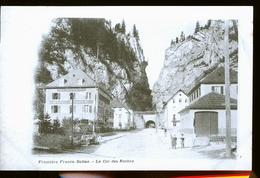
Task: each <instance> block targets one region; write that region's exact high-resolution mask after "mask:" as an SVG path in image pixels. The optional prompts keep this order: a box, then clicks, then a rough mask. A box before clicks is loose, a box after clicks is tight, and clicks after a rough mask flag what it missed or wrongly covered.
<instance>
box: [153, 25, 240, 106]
mask: <svg viewBox="0 0 260 178" xmlns="http://www.w3.org/2000/svg"><path fill="white" fill-rule="evenodd" d="M236 25H237V22H236V21H230V22H229V59H230V67H231V68H232V69H234V70H237V64H238V39H237V38H238V37H237V36H238V33H237V26H236ZM224 49H225V42H224V21H220V20H218V21H215V20H211V25H210V26H209V27H207V28H202V29H200V31H198V32H197V33H194V34H193V35H190V36H188V37H187V38H186V40H184V41H181V42H179V43H176V44H173V45H172V46H170V47H169V48H167V49H166V50H165V59H164V66H163V68H162V69H161V72H160V75H159V77H158V80H157V81H156V83H155V84H154V86H153V104H155V105H156V106H157V110H159V111H160V110H161V109H162V102H163V101H164V100H165V99H164V98H168V97H169V96H171V95H173V94H174V93H175V92H177V90H179V89H182V90H183V91H184V92H189V90H191V88H192V87H194V86H195V85H196V84H197V83H198V81H199V80H200V79H202V78H203V77H205V75H207V74H208V73H209V72H211V71H212V70H214V69H215V68H217V67H218V66H221V65H224V54H225V53H224V52H225V51H224Z"/></svg>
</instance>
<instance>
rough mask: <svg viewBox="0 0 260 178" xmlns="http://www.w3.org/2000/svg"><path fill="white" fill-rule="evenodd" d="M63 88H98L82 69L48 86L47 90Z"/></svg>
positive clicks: (71, 72)
mask: <svg viewBox="0 0 260 178" xmlns="http://www.w3.org/2000/svg"><path fill="white" fill-rule="evenodd" d="M79 80H80V82H79ZM62 87H96V83H95V81H94V80H93V79H92V78H91V77H90V76H88V75H87V74H86V73H85V72H83V71H82V70H81V69H75V70H72V71H70V72H69V73H68V74H66V75H64V76H62V77H60V78H58V79H56V80H54V81H53V82H51V83H49V84H48V85H46V88H62Z"/></svg>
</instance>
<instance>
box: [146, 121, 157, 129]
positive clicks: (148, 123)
mask: <svg viewBox="0 0 260 178" xmlns="http://www.w3.org/2000/svg"><path fill="white" fill-rule="evenodd" d="M155 127H156V125H155V122H154V121H152V120H149V121H147V122H146V123H145V128H155Z"/></svg>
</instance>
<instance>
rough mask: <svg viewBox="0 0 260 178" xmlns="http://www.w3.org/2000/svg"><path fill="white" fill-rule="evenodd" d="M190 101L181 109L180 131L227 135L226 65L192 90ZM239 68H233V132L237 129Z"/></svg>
mask: <svg viewBox="0 0 260 178" xmlns="http://www.w3.org/2000/svg"><path fill="white" fill-rule="evenodd" d="M188 95H189V101H190V103H189V105H187V106H186V107H185V108H184V109H182V110H181V111H179V114H180V131H181V132H183V133H193V134H195V135H196V136H208V135H225V130H226V126H225V121H226V110H225V69H224V67H219V68H217V69H216V70H214V71H213V72H212V73H210V74H208V75H207V76H206V77H204V78H203V79H202V80H201V81H200V82H199V83H198V84H197V85H196V86H195V87H194V88H192V89H191V91H190V92H189V93H188ZM237 95H238V85H237V72H236V71H234V70H230V107H231V134H232V135H236V132H237V130H236V129H237V98H238V97H237Z"/></svg>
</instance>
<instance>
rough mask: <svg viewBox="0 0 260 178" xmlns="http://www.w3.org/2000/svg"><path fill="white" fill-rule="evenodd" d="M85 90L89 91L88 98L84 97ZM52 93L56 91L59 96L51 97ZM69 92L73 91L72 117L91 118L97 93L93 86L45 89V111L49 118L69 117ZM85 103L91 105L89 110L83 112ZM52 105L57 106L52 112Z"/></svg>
mask: <svg viewBox="0 0 260 178" xmlns="http://www.w3.org/2000/svg"><path fill="white" fill-rule="evenodd" d="M87 92H89V93H91V94H90V95H91V96H90V98H86V93H87ZM53 93H57V94H58V95H59V98H58V99H53V98H52V95H53ZM70 93H75V98H74V112H73V115H74V118H78V119H89V120H93V119H94V110H95V108H96V100H95V97H96V95H97V89H95V88H69V89H46V103H45V112H46V113H48V114H49V115H50V117H51V119H59V120H62V119H63V118H64V117H71V115H72V114H71V113H70V106H71V105H72V100H70ZM86 105H89V106H91V112H84V107H85V106H86ZM54 106H57V107H58V111H57V113H54V112H55V111H54V108H53V107H54Z"/></svg>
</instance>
